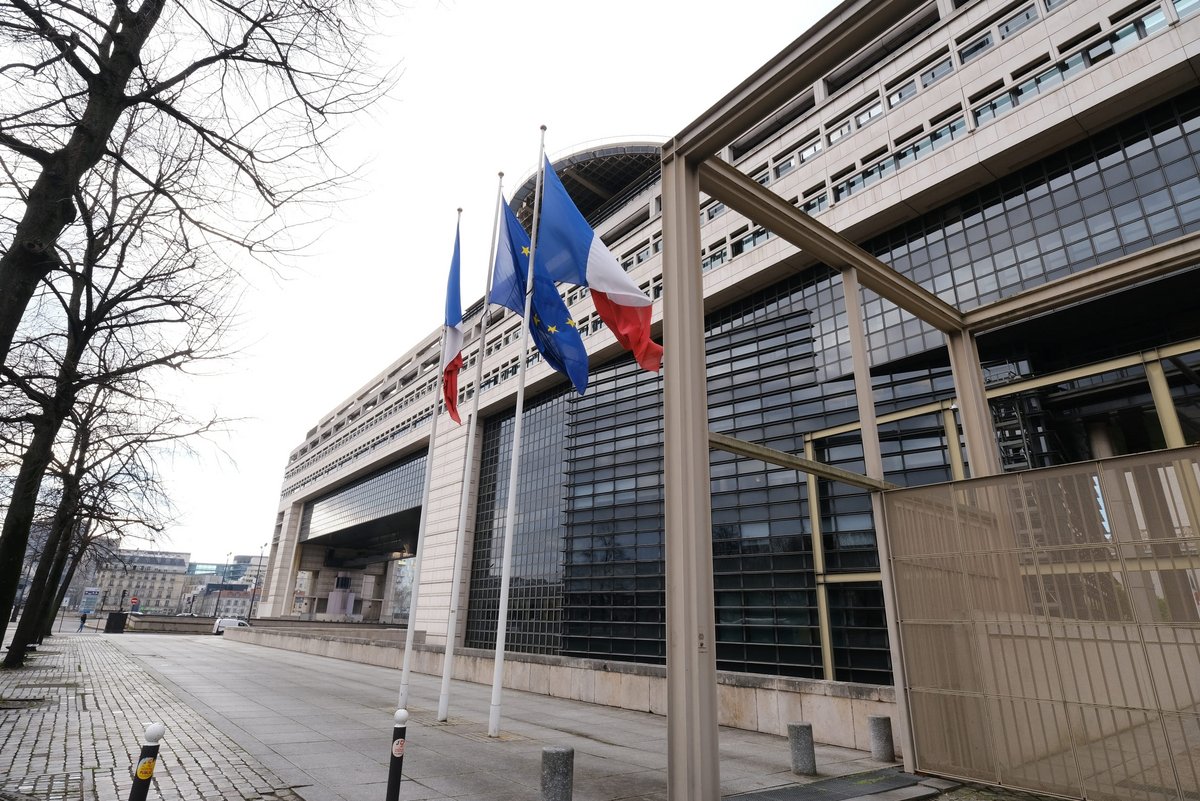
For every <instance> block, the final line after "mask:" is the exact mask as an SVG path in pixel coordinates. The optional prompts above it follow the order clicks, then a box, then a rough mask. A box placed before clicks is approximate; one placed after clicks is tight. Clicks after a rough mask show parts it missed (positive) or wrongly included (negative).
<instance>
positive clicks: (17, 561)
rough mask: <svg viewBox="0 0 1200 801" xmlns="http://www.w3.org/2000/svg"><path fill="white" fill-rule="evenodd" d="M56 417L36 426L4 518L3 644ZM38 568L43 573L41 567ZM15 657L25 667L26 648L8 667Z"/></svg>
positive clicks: (0, 544)
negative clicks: (23, 661) (23, 662)
mask: <svg viewBox="0 0 1200 801" xmlns="http://www.w3.org/2000/svg"><path fill="white" fill-rule="evenodd" d="M56 417H57V420H52V419H45V418H43V419H42V420H40V421H38V423H37V424H35V426H34V429H33V439H32V440H31V441H30V443H29V449H28V450H26V451H25V454H24V455H23V456H22V457H21V469H20V472H18V473H17V480H16V483H14V484H13V492H12V498H11V500H10V501H9V506H8V513H7V514H6V515H5V516H4V528H3V531H2V532H0V641H3V639H4V635H5V633H6V632H7V630H8V619H9V617H10V616H11V615H12V609H13V603H14V601H15V600H16V597H17V583H18V582H19V581H20V579H21V564H22V562H23V561H24V559H25V548H26V546H27V545H28V544H29V528H30V526H31V525H33V516H34V513H35V511H36V509H37V498H38V491H39V490H40V489H41V487H42V477H43V476H45V475H46V467H47V466H49V464H50V460H51V458H52V456H53V449H54V439H55V437H57V436H58V430H59V428H61V427H62V424H63V417H65V415H64V416H56ZM38 567H39V569H40V568H41V565H39V566H38ZM14 653H17V654H18V657H17V659H16V662H15V663H14V664H18V665H19V664H21V660H23V659H24V658H25V651H24V648H21V649H20V650H19V651H18V650H17V649H15V648H10V649H9V656H8V657H6V658H5V660H4V664H5V665H8V664H10V662H9V657H12V656H13V654H14Z"/></svg>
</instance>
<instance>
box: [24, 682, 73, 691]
mask: <svg viewBox="0 0 1200 801" xmlns="http://www.w3.org/2000/svg"><path fill="white" fill-rule="evenodd" d="M16 686H17V689H18V690H28V689H30V688H32V687H78V686H79V682H77V681H26V682H22V683H21V684H18V685H16Z"/></svg>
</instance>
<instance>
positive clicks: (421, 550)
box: [397, 209, 462, 709]
mask: <svg viewBox="0 0 1200 801" xmlns="http://www.w3.org/2000/svg"><path fill="white" fill-rule="evenodd" d="M458 222H460V223H461V222H462V209H459V210H458ZM441 343H442V349H444V348H445V346H446V324H445V323H443V324H442V339H441ZM439 351H440V349H439ZM441 405H442V393H441V392H437V391H436V388H435V392H434V396H433V420H432V422H430V424H429V447H428V448H427V449H426V451H425V488H424V490H422V492H421V525H420V526H418V528H417V555H416V557H415V558H414V559H413V584H412V594H411V595H410V596H409V600H408V622H407V623H405V632H404V661H403V663H402V665H401V668H400V702H399V703H398V704H397V708H398V709H408V674H409V672H410V670H411V668H412V650H413V635H414V634H415V633H416V630H415V629H414V628H413V623H414V622H416V612H417V601H418V599H419V598H420V597H421V558H422V557H423V556H424V554H425V530H426V529H427V528H428V524H429V490H430V487H431V486H432V485H433V449H434V446H435V445H436V444H437V430H438V416H439V415H438V413H439V411H440V409H441Z"/></svg>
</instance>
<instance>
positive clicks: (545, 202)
mask: <svg viewBox="0 0 1200 801" xmlns="http://www.w3.org/2000/svg"><path fill="white" fill-rule="evenodd" d="M536 258H537V261H538V267H539V269H541V268H543V267H544V268H545V269H546V271H547V272H548V273H549V274H550V277H551V278H553V279H554V280H555V281H562V282H565V283H568V284H576V285H579V286H586V287H587V288H588V289H589V290H590V292H591V296H592V302H593V303H594V304H595V306H596V313H597V314H599V315H600V319H601V320H603V321H604V324H605V325H607V326H608V327H609V329H610V330H611V331H612V332H613V334H615V335H616V337H617V341H618V342H620V343H621V345H623V346H624V347H625V348H626V349H627V350H628V351H630V352H631V353H632V354H633V357H634V358H635V359H637V363H638V364H639V365H641V367H642V369H644V370H650V371H651V372H658V370H659V368H661V367H662V346H661V345H659V344H658V343H656V342H655V341H654V340H652V339H650V315H651V311H652V309H651V304H652V301H651V300H650V298H648V297H646V295H645V293H643V292H642V290H640V289H638V285H637V284H635V283H634V282H633V279H632V278H630V277H629V276H628V275H627V274H626V273H625V271H624V270H622V269H621V265H620V264H618V263H617V259H616V257H614V256H613V254H612V253H610V252H609V250H608V248H607V247H605V246H604V243H603V242H601V241H600V237H598V236H596V232H595V231H593V230H592V227H591V226H590V225H588V224H587V220H585V219H584V218H583V215H582V214H580V213H579V209H577V208H576V207H575V203H574V202H573V201H572V200H571V196H570V195H568V194H567V190H566V188H564V187H563V185H562V182H561V181H560V180H559V179H558V175H556V174H555V172H554V168H553V167H552V166H550V160H549V159H547V160H546V177H545V180H544V182H543V185H542V214H541V218H540V220H539V222H538V241H537V256H536Z"/></svg>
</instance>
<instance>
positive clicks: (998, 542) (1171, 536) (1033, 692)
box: [884, 448, 1200, 801]
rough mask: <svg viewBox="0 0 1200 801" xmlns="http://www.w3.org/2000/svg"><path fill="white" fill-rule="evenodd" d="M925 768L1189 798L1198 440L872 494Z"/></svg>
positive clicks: (1152, 799)
mask: <svg viewBox="0 0 1200 801" xmlns="http://www.w3.org/2000/svg"><path fill="white" fill-rule="evenodd" d="M884 507H885V513H886V519H887V527H886V536H887V537H888V541H889V543H890V545H891V553H892V569H893V571H894V576H895V592H896V609H897V616H898V618H899V622H900V634H901V647H902V654H903V658H904V663H905V667H906V670H907V681H908V687H907V688H906V689H907V691H908V697H909V701H910V714H911V716H912V724H913V735H914V739H915V740H916V754H915V755H916V760H917V766H918V767H919V768H920V769H921V770H927V771H931V772H935V773H942V774H946V775H952V776H957V777H962V778H968V779H973V780H977V781H984V782H991V783H996V784H1004V785H1007V786H1011V787H1019V788H1023V789H1028V790H1033V791H1039V792H1049V793H1055V794H1059V795H1065V796H1072V797H1086V798H1089V799H1114V800H1115V799H1121V800H1122V801H1127V800H1128V799H1145V800H1146V801H1160V800H1161V801H1168V799H1171V800H1172V801H1176V800H1177V799H1181V798H1198V797H1200V768H1198V767H1197V766H1200V533H1198V532H1197V526H1196V522H1197V521H1198V520H1200V449H1198V448H1187V449H1179V450H1174V451H1158V452H1155V453H1151V454H1143V455H1139V456H1131V457H1122V458H1116V459H1108V460H1102V461H1098V462H1088V463H1082V464H1074V465H1070V466H1066V467H1055V468H1047V469H1044V470H1034V471H1030V472H1026V473H1019V474H1009V475H1004V476H998V477H992V478H986V479H975V480H971V481H962V482H957V483H953V484H941V485H936V486H930V487H920V488H914V489H904V490H897V491H894V492H890V493H887V494H886V495H885V498H884Z"/></svg>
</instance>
